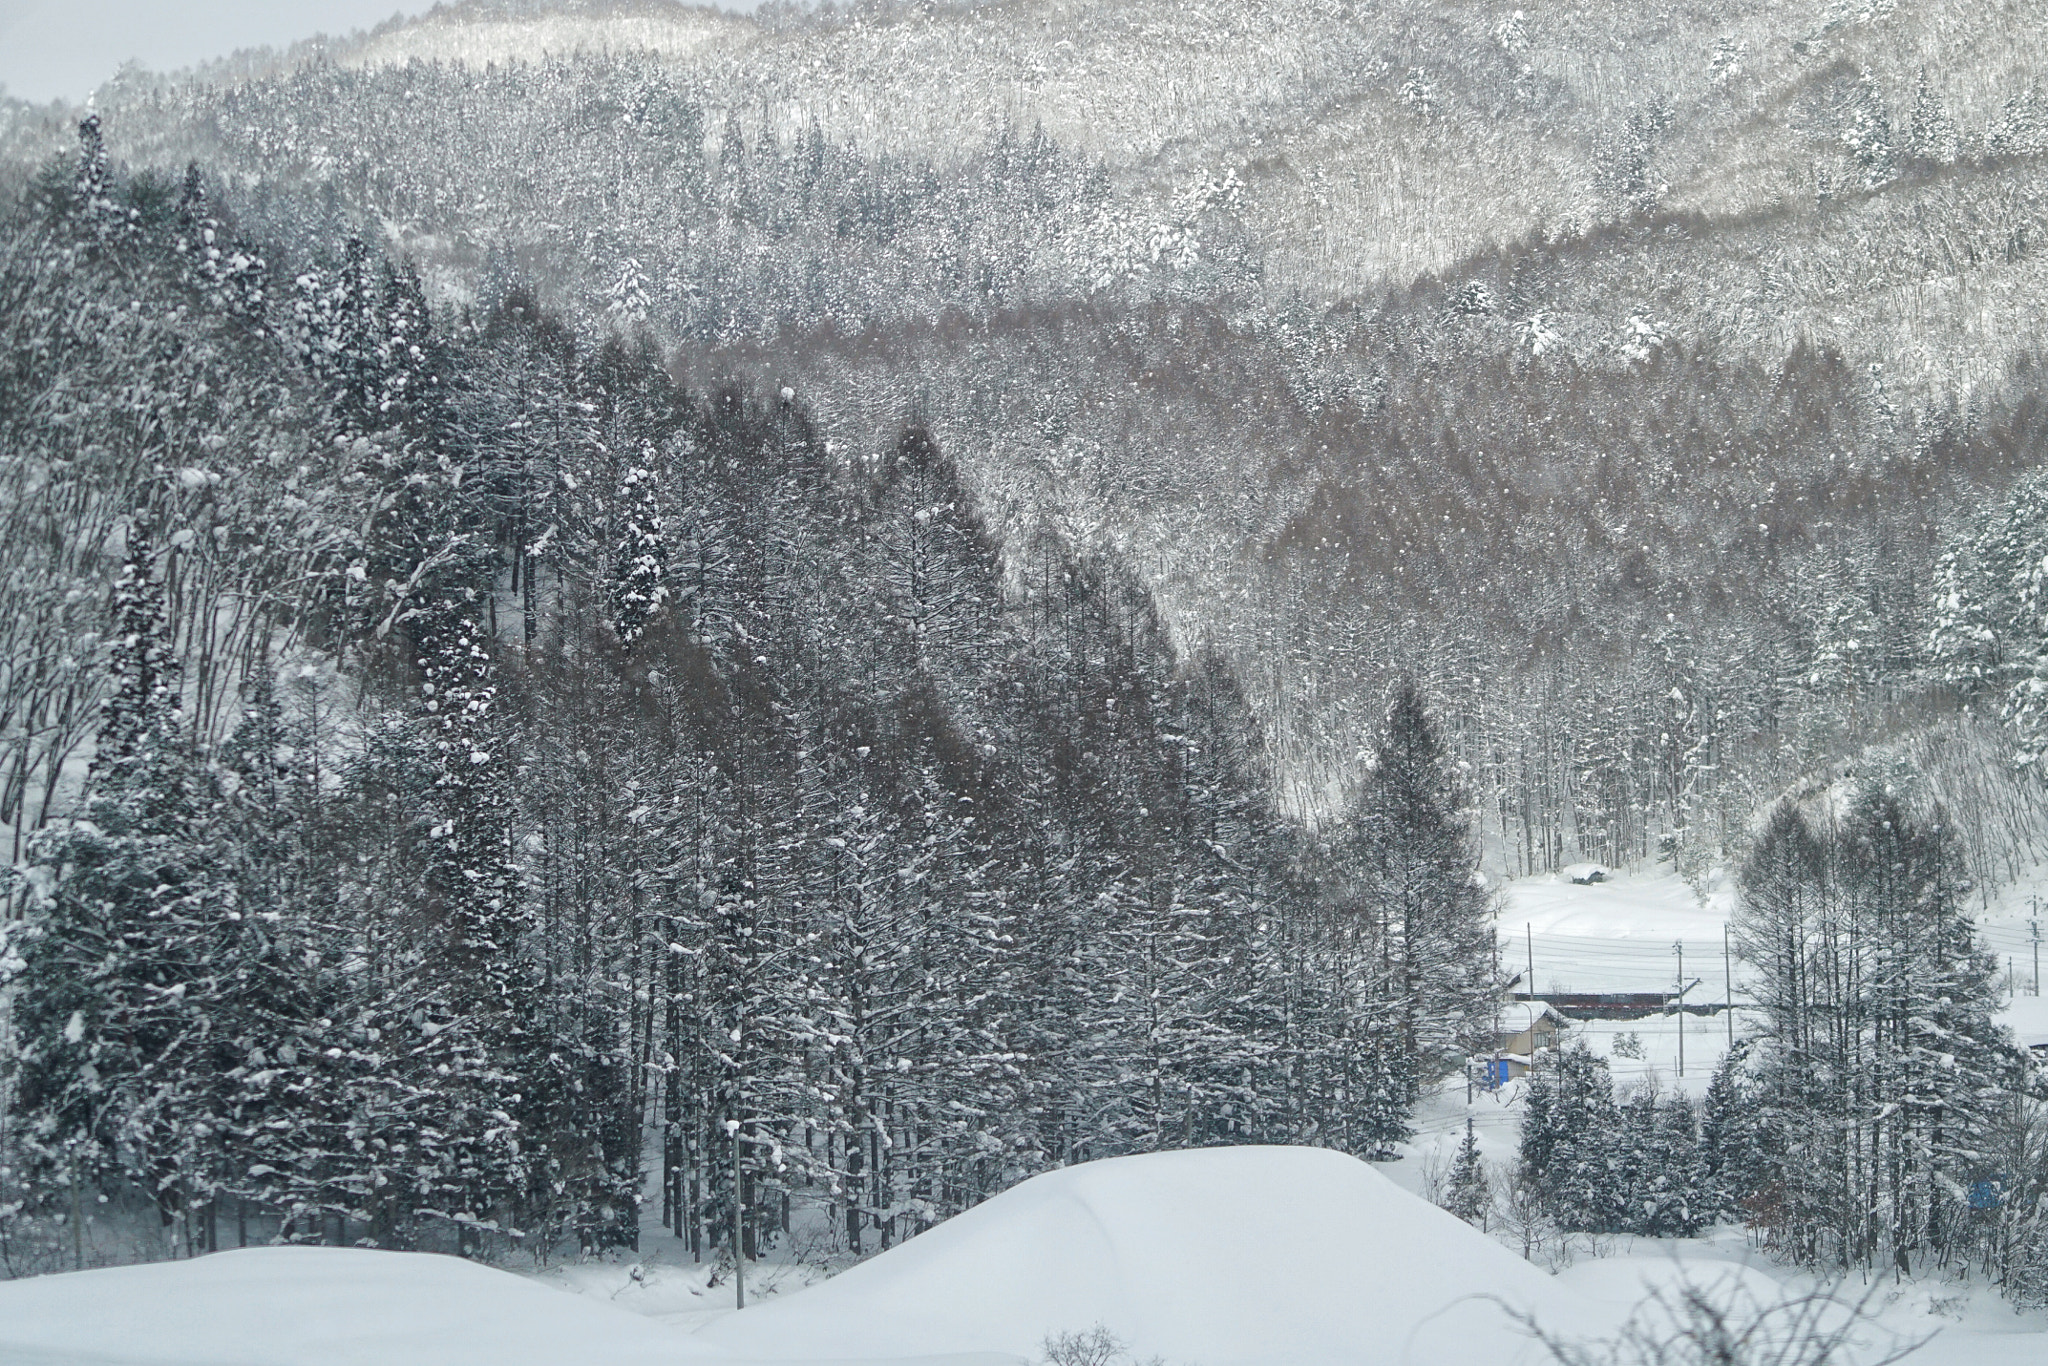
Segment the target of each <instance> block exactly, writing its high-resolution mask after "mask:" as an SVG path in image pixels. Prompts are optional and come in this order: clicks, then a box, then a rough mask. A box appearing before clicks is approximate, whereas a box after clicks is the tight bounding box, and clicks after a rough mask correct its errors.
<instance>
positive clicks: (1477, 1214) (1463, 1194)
mask: <svg viewBox="0 0 2048 1366" xmlns="http://www.w3.org/2000/svg"><path fill="white" fill-rule="evenodd" d="M1439 1203H1440V1204H1442V1205H1443V1207H1444V1208H1445V1209H1447V1210H1449V1211H1450V1212H1451V1213H1452V1214H1455V1215H1457V1216H1458V1217H1459V1218H1460V1219H1463V1220H1464V1221H1465V1222H1466V1223H1468V1224H1473V1225H1476V1226H1477V1227H1479V1228H1482V1229H1483V1228H1485V1227H1486V1218H1487V1215H1488V1214H1489V1213H1490V1212H1491V1211H1492V1209H1493V1188H1492V1185H1491V1183H1489V1182H1488V1181H1487V1179H1486V1164H1485V1163H1484V1162H1483V1161H1482V1160H1481V1159H1480V1156H1479V1139H1478V1136H1477V1135H1476V1134H1474V1132H1473V1130H1472V1121H1471V1120H1470V1119H1467V1120H1466V1121H1465V1137H1464V1140H1463V1141H1462V1142H1460V1143H1459V1144H1458V1155H1457V1156H1456V1157H1455V1158H1453V1159H1452V1160H1451V1172H1450V1175H1449V1176H1448V1177H1447V1178H1445V1181H1444V1193H1443V1198H1442V1199H1441V1200H1440V1201H1439Z"/></svg>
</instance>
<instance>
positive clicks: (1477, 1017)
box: [1349, 680, 1497, 1103]
mask: <svg viewBox="0 0 2048 1366" xmlns="http://www.w3.org/2000/svg"><path fill="white" fill-rule="evenodd" d="M1468 806H1469V803H1468V799H1467V796H1466V793H1465V791H1464V788H1463V785H1462V783H1461V782H1460V781H1459V778H1458V775H1457V773H1456V771H1455V770H1454V768H1453V766H1452V764H1451V761H1450V758H1449V756H1448V755H1446V754H1445V752H1444V748H1443V743H1442V741H1441V740H1440V739H1439V738H1438V735H1437V730H1436V726H1435V723H1434V722H1432V721H1431V719H1430V717H1429V715H1428V713H1427V712H1426V711H1425V710H1424V707H1423V702H1422V694H1421V692H1420V690H1419V689H1418V688H1417V687H1416V686H1415V684H1414V682H1413V681H1412V680H1404V681H1403V682H1402V683H1401V684H1400V685H1399V686H1398V687H1397V688H1396V690H1395V694H1394V700H1393V704H1392V706H1391V707H1390V708H1389V709H1388V712H1387V720H1386V728H1385V730H1384V732H1383V734H1382V736H1381V738H1380V742H1379V745H1378V749H1377V761H1376V763H1375V764H1374V766H1373V770H1372V772H1371V774H1370V775H1369V776H1368V778H1367V780H1366V783H1365V785H1364V788H1363V790H1362V792H1361V793H1360V795H1359V797H1358V799H1357V800H1356V801H1355V802H1354V803H1353V805H1352V808H1351V812H1350V816H1349V824H1350V829H1351V832H1352V834H1351V839H1352V841H1353V851H1352V853H1351V861H1352V866H1353V868H1355V870H1356V872H1355V874H1354V875H1355V877H1356V878H1357V883H1356V890H1355V891H1354V892H1352V893H1351V896H1352V898H1353V905H1354V906H1355V907H1356V909H1355V910H1352V911H1351V912H1350V913H1351V914H1355V915H1362V916H1364V917H1366V918H1367V919H1368V921H1369V922H1370V924H1371V926H1372V934H1373V937H1374V940H1375V943H1374V948H1375V949H1376V950H1377V952H1378V954H1379V956H1380V960H1381V964H1382V967H1383V970H1384V971H1385V972H1387V974H1388V975H1389V990H1390V992H1391V993H1392V998H1393V1001H1394V1003H1395V1008H1396V1009H1397V1010H1398V1011H1399V1012H1400V1023H1399V1026H1398V1042H1397V1045H1396V1046H1397V1047H1398V1049H1399V1063H1398V1066H1399V1069H1400V1071H1401V1073H1402V1074H1403V1075H1404V1076H1405V1079H1406V1080H1405V1086H1406V1094H1407V1097H1408V1100H1409V1101H1410V1103H1412V1101H1413V1100H1414V1098H1415V1097H1416V1096H1418V1095H1420V1094H1421V1091H1422V1089H1423V1088H1424V1087H1426V1086H1428V1085H1429V1084H1431V1083H1433V1082H1434V1081H1436V1080H1437V1079H1439V1078H1441V1077H1443V1076H1444V1075H1446V1074H1447V1073H1449V1072H1451V1071H1454V1070H1455V1069H1456V1068H1457V1067H1458V1066H1459V1065H1461V1063H1462V1062H1463V1061H1464V1059H1465V1058H1466V1057H1469V1056H1471V1055H1472V1054H1474V1053H1476V1052H1478V1051H1480V1050H1482V1049H1483V1048H1484V1047H1485V1046H1486V1044H1487V1043H1488V1042H1489V1040H1490V1037H1491V1034H1490V1031H1491V1029H1492V1027H1493V1021H1494V1005H1495V1001H1496V999H1497V991H1496V987H1495V982H1494V969H1493V962H1494V943H1493V908H1492V905H1491V903H1490V901H1489V898H1488V896H1487V893H1486V891H1485V888H1484V886H1483V884H1482V882H1481V880H1480V878H1479V876H1478V865H1479V856H1478V850H1477V848H1476V847H1475V845H1474V843H1473V839H1472V834H1471V829H1470V825H1469V818H1468V815H1467V811H1468Z"/></svg>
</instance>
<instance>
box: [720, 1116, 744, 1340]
mask: <svg viewBox="0 0 2048 1366" xmlns="http://www.w3.org/2000/svg"><path fill="white" fill-rule="evenodd" d="M725 1131H726V1132H727V1133H728V1134H731V1135H732V1285H733V1308H735V1309H745V1308H746V1307H747V1250H746V1211H747V1207H746V1205H744V1204H743V1203H741V1193H742V1192H741V1187H740V1122H739V1121H738V1120H736V1119H728V1120H727V1121H726V1122H725Z"/></svg>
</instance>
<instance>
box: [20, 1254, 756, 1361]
mask: <svg viewBox="0 0 2048 1366" xmlns="http://www.w3.org/2000/svg"><path fill="white" fill-rule="evenodd" d="M722 1360H724V1356H723V1354H722V1353H720V1352H718V1351H716V1350H715V1349H713V1348H710V1347H706V1346H702V1345H699V1344H697V1343H695V1342H693V1341H692V1340H691V1339H690V1338H689V1337H687V1336H685V1335H683V1334H681V1333H678V1332H677V1331H676V1330H674V1329H672V1328H665V1327H663V1326H662V1325H660V1324H657V1323H653V1322H650V1321H649V1320H647V1319H643V1318H639V1317H637V1316H636V1315H633V1314H629V1313H627V1312H625V1311H624V1310H621V1309H613V1308H611V1307H609V1306H606V1305H601V1304H594V1303H592V1302H590V1301H589V1300H584V1299H579V1298H578V1297H576V1296H574V1295H565V1294H562V1293H561V1292H560V1291H557V1290H550V1289H548V1288H547V1287H545V1286H541V1285H536V1284H534V1283H533V1282H532V1281H529V1280H525V1279H523V1278H521V1277H518V1276H514V1275H511V1274H509V1273H507V1272H503V1271H493V1270H491V1269H490V1268H488V1267H483V1266H478V1265H476V1264H475V1263H473V1262H465V1261H462V1260H461V1259H459V1258H456V1257H437V1256H431V1255H427V1254H424V1253H410V1252H372V1251H367V1250H363V1249H357V1248H338V1247H336V1248H323V1247H266V1248H250V1249H247V1250H245V1251H238V1252H220V1253H215V1254H214V1255H212V1256H209V1257H200V1258H197V1259H195V1260H193V1261H189V1262H160V1263H157V1264H155V1265H152V1266H124V1267H112V1268H108V1269H107V1270H103V1271H78V1272H71V1273H69V1274H66V1275H59V1276H37V1277H33V1278H31V1279H28V1280H21V1281H9V1282H5V1283H0V1361H4V1362H8V1363H10V1366H201V1364H202V1363H203V1364H204V1366H413V1364H414V1363H417V1366H563V1363H566V1362H579V1361H592V1362H599V1361H601V1362H603V1363H605V1366H643V1363H644V1366H655V1364H656V1363H660V1366H688V1364H689V1363H692V1362H715V1361H722Z"/></svg>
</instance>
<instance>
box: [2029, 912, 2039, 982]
mask: <svg viewBox="0 0 2048 1366" xmlns="http://www.w3.org/2000/svg"><path fill="white" fill-rule="evenodd" d="M2027 929H2028V930H2029V931H2030V932H2031V933H2032V934H2033V936H2034V994H2035V995H2036V996H2039V995H2040V994H2041V922H2040V921H2039V920H2038V919H2036V920H2029V921H2028V922H2027Z"/></svg>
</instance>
